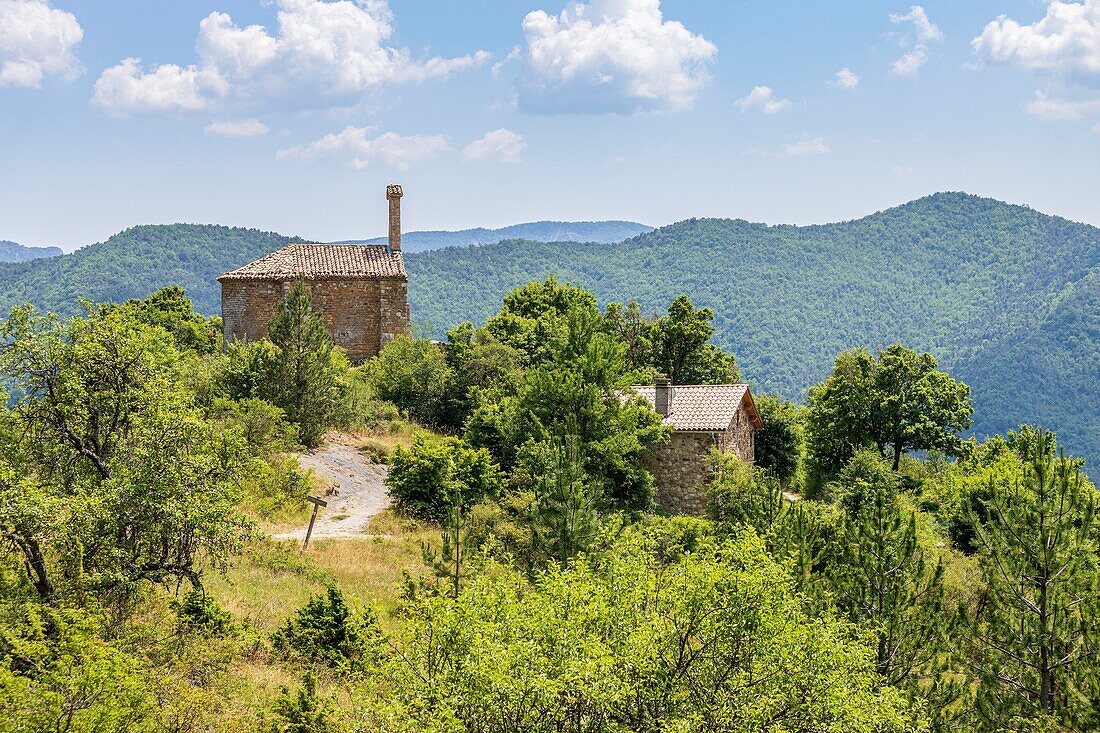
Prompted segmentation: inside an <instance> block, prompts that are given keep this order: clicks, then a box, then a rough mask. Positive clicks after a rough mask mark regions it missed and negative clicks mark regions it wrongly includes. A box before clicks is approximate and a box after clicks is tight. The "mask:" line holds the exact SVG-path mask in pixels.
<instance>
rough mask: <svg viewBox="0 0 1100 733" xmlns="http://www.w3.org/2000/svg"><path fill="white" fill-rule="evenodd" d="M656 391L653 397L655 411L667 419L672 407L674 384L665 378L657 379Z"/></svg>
mask: <svg viewBox="0 0 1100 733" xmlns="http://www.w3.org/2000/svg"><path fill="white" fill-rule="evenodd" d="M655 384H656V385H657V386H656V390H655V392H654V395H653V409H654V410H656V411H657V414H658V415H662V416H665V417H667V416H668V413H669V409H670V408H671V407H672V382H670V381H669V380H668V379H666V378H665V377H657V381H656V382H655Z"/></svg>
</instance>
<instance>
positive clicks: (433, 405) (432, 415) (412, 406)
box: [364, 336, 450, 425]
mask: <svg viewBox="0 0 1100 733" xmlns="http://www.w3.org/2000/svg"><path fill="white" fill-rule="evenodd" d="M364 370H365V371H366V373H367V380H368V382H369V383H370V384H371V386H373V387H374V389H375V392H376V393H377V394H378V396H379V397H381V398H382V399H384V400H389V401H390V402H392V403H393V404H395V405H397V406H398V407H399V408H400V409H401V410H404V411H405V412H406V413H408V415H409V417H411V418H412V419H414V420H416V421H417V422H420V423H424V424H426V425H440V424H442V421H443V419H444V415H443V411H444V399H445V397H446V395H447V382H448V374H449V372H450V369H449V368H448V367H447V361H446V359H445V357H444V355H443V349H441V348H440V346H439V344H436V343H433V342H431V341H426V340H424V339H411V338H408V337H407V336H399V337H397V338H395V339H394V340H392V341H390V342H389V343H388V344H386V347H385V348H384V349H382V352H381V353H380V354H379V355H378V356H377V357H375V358H374V359H373V360H372V361H370V362H369V363H368V364H366V365H364Z"/></svg>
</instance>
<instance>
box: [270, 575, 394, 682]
mask: <svg viewBox="0 0 1100 733" xmlns="http://www.w3.org/2000/svg"><path fill="white" fill-rule="evenodd" d="M381 638H382V635H381V632H380V631H379V629H378V621H377V620H376V618H375V615H374V611H372V610H371V609H370V608H368V609H367V610H366V611H365V612H358V611H355V610H354V609H352V608H349V607H348V604H347V601H345V600H344V594H343V593H341V592H340V589H339V588H337V587H336V586H334V585H330V586H329V587H328V589H327V590H326V591H325V593H324V594H322V595H318V596H313V597H311V598H310V599H309V602H308V603H306V605H305V606H304V607H303V608H302V609H300V610H299V611H298V613H297V614H296V615H294V616H293V617H292V618H290V619H288V620H287V622H286V623H285V624H284V625H283V626H282V627H281V628H280V629H278V630H277V631H275V633H273V634H272V635H271V645H272V647H273V648H274V649H275V651H276V652H277V653H278V654H280V655H281V656H282V657H283V658H284V659H295V660H298V661H300V662H303V663H306V664H317V665H321V666H325V667H330V668H332V669H338V670H341V671H344V672H362V671H365V670H367V669H369V668H371V666H372V665H374V664H375V663H376V662H377V661H378V657H379V654H380V648H379V643H380V641H381Z"/></svg>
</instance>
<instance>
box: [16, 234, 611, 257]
mask: <svg viewBox="0 0 1100 733" xmlns="http://www.w3.org/2000/svg"><path fill="white" fill-rule="evenodd" d="M624 239H625V237H624ZM61 254H62V252H61V248H60V247H24V246H23V245H21V244H16V243H15V242H9V241H7V240H6V239H0V262H26V261H27V260H39V259H42V258H44V257H57V256H59V255H61Z"/></svg>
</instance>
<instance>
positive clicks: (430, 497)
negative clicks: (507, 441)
mask: <svg viewBox="0 0 1100 733" xmlns="http://www.w3.org/2000/svg"><path fill="white" fill-rule="evenodd" d="M501 481H502V477H501V474H500V469H499V468H498V467H497V465H496V464H495V463H494V462H493V460H492V457H491V456H490V455H489V452H488V451H487V450H485V449H484V448H471V447H470V446H468V445H467V444H466V443H465V442H463V441H462V440H460V439H458V438H441V439H435V438H428V437H425V436H422V435H418V436H416V437H415V438H414V439H413V443H412V447H411V448H409V449H408V450H406V449H404V448H401V447H398V448H397V449H396V450H394V452H393V455H392V456H391V460H390V471H389V474H388V475H387V476H386V486H387V488H389V490H390V495H391V496H392V497H393V500H394V504H395V505H396V506H397V508H398V509H400V510H401V511H403V512H405V513H407V514H410V515H412V516H414V517H420V518H423V519H442V518H444V517H445V516H446V514H447V512H448V511H450V510H451V508H452V506H454V505H456V504H457V505H458V506H460V507H469V506H471V505H473V504H476V503H477V502H479V501H481V500H482V499H484V498H494V497H496V496H498V495H499V494H500V489H501Z"/></svg>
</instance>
